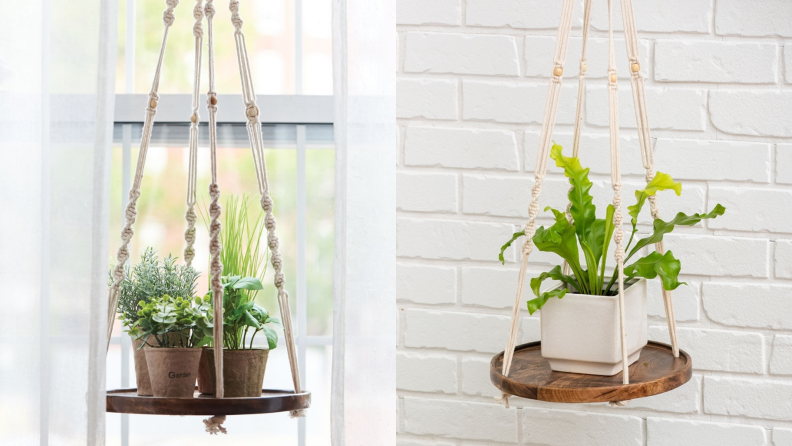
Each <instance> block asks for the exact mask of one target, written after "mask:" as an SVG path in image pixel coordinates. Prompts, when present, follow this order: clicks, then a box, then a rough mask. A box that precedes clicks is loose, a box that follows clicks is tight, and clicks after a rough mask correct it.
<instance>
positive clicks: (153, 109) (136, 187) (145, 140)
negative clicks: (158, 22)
mask: <svg viewBox="0 0 792 446" xmlns="http://www.w3.org/2000/svg"><path fill="white" fill-rule="evenodd" d="M178 4H179V0H166V1H165V5H166V6H167V7H166V9H165V11H164V12H163V13H162V23H163V25H164V31H163V34H162V44H161V45H160V52H159V59H158V60H157V67H156V69H155V71H154V80H153V81H152V83H151V90H150V91H149V101H148V104H147V106H146V118H145V120H144V121H143V134H142V135H141V138H140V151H139V152H138V162H137V166H136V167H135V178H134V180H133V182H132V188H131V189H130V190H129V203H128V204H127V207H126V210H125V211H124V216H125V218H126V223H125V224H124V228H123V229H122V230H121V246H120V247H119V248H118V253H117V254H116V266H115V268H114V269H113V283H112V284H111V285H110V287H109V289H108V299H107V300H108V305H107V348H108V349H109V348H110V337H111V336H112V333H113V321H114V320H115V317H116V311H117V310H118V297H119V296H118V295H119V289H120V288H121V282H123V281H124V275H125V271H124V265H125V264H126V262H127V260H129V243H130V241H131V240H132V236H133V235H134V234H135V231H134V229H132V226H133V225H134V224H135V220H136V218H137V201H138V198H140V185H141V182H142V181H143V169H144V167H145V165H146V155H147V153H148V148H149V143H150V142H151V131H152V128H153V126H154V115H156V114H157V102H158V101H159V95H158V94H157V91H158V90H159V81H160V73H161V72H162V61H163V58H164V57H165V46H166V44H167V42H168V30H169V29H170V27H171V25H173V20H174V16H173V10H174V9H175V8H176V6H177V5H178Z"/></svg>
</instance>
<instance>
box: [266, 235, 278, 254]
mask: <svg viewBox="0 0 792 446" xmlns="http://www.w3.org/2000/svg"><path fill="white" fill-rule="evenodd" d="M267 246H269V249H271V250H276V249H278V237H277V236H276V235H275V233H272V232H270V233H269V234H267Z"/></svg>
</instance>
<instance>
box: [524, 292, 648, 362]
mask: <svg viewBox="0 0 792 446" xmlns="http://www.w3.org/2000/svg"><path fill="white" fill-rule="evenodd" d="M606 283H607V281H606ZM561 286H562V285H558V287H559V288H560V287H561ZM624 306H625V310H626V312H625V319H626V324H627V327H626V328H627V355H628V362H629V364H632V363H634V362H635V361H637V360H638V357H639V356H641V349H643V348H644V346H646V280H645V279H633V280H631V281H630V282H629V283H625V290H624ZM539 313H540V316H541V321H542V357H543V358H545V359H547V360H548V362H549V363H550V368H552V369H553V370H555V371H559V372H571V373H585V374H588V375H604V376H612V375H615V374H617V373H619V372H620V371H621V370H622V363H621V360H622V355H621V341H620V339H619V297H618V296H590V295H584V294H573V293H567V294H566V295H565V296H564V297H563V298H562V299H555V298H553V299H550V300H548V301H547V303H546V304H545V305H544V307H542V309H541V311H540V312H539Z"/></svg>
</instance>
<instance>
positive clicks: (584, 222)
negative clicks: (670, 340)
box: [499, 144, 726, 314]
mask: <svg viewBox="0 0 792 446" xmlns="http://www.w3.org/2000/svg"><path fill="white" fill-rule="evenodd" d="M550 158H552V159H553V160H555V163H556V166H557V167H561V168H563V169H564V174H565V175H566V176H567V178H569V183H570V184H571V185H572V188H571V189H570V191H569V201H570V203H571V204H572V206H571V208H570V210H569V214H570V215H571V217H572V218H571V220H572V221H571V222H570V221H569V220H568V219H567V215H566V213H564V212H562V211H559V210H557V209H553V208H552V207H549V206H548V207H547V208H545V211H548V210H550V211H552V213H553V216H554V218H555V223H554V224H553V225H552V226H550V227H549V228H545V227H544V226H542V227H540V228H539V229H537V230H536V233H535V234H534V237H533V243H534V246H536V248H537V249H538V250H540V251H544V252H552V253H555V254H558V255H559V256H560V257H561V258H562V259H564V260H565V261H566V262H567V264H568V265H569V266H570V269H571V271H572V275H571V276H570V275H566V274H563V272H562V270H561V266H560V265H558V266H555V267H554V268H553V269H551V270H550V271H548V272H544V273H542V274H540V275H539V276H538V277H536V278H533V279H531V289H532V290H533V292H534V294H535V295H536V298H535V299H532V300H529V301H528V311H529V312H530V313H531V314H533V313H534V312H536V311H537V310H539V309H541V308H542V306H544V304H545V303H546V302H547V301H548V299H550V298H552V297H557V298H559V299H560V298H562V297H564V295H565V294H566V293H567V292H568V291H569V290H570V289H571V290H574V291H576V292H578V293H581V294H590V295H603V296H612V295H615V294H616V293H617V291H616V290H614V289H613V286H614V284H615V283H616V280H617V279H618V270H616V271H614V273H613V275H612V277H611V278H610V280H609V281H608V282H607V284H606V283H605V279H606V278H605V264H606V262H607V254H608V247H609V245H610V243H611V238H612V237H613V232H614V229H615V227H614V224H613V214H614V207H613V205H608V207H607V210H606V212H605V218H604V219H599V218H597V217H596V207H595V206H594V204H593V198H592V196H591V193H590V191H591V186H592V183H591V181H590V180H589V178H588V174H589V169H588V168H585V169H584V168H583V166H581V164H580V160H579V159H578V158H574V157H566V156H564V155H563V154H562V148H561V146H560V145H558V144H554V145H553V147H552V149H551V151H550ZM662 190H673V191H674V192H676V194H677V195H680V194H681V193H682V184H681V183H678V182H676V181H674V179H673V178H671V176H670V175H668V174H665V173H662V172H657V174H656V175H655V177H654V178H653V179H652V181H650V182H649V183H648V184H647V186H646V188H644V189H642V190H638V191H635V198H636V200H637V203H636V204H634V205H632V206H629V207H628V208H627V210H628V214H629V215H630V217H631V220H630V222H631V224H632V233H631V234H630V239H629V241H628V242H627V245H626V247H625V248H624V251H625V253H626V255H625V259H624V263H625V266H624V276H625V277H624V280H625V281H627V280H630V279H632V278H635V277H644V278H646V279H654V278H655V277H658V276H659V277H660V280H661V281H662V284H663V288H664V289H666V290H674V289H676V288H677V287H679V285H682V284H683V283H684V282H679V280H678V276H679V271H680V269H681V262H680V261H679V260H677V259H676V258H674V254H673V253H672V252H671V251H666V253H665V254H662V255H661V254H660V253H659V252H652V253H651V254H649V255H647V256H645V257H641V258H640V259H638V260H635V261H634V262H633V263H631V264H629V265H628V264H627V262H628V261H629V260H630V259H631V258H632V257H633V256H635V254H636V253H638V252H639V251H640V250H641V249H642V248H644V247H645V246H648V245H651V244H654V243H657V242H659V241H661V240H663V236H664V235H665V234H668V233H669V232H671V231H673V230H674V227H675V226H677V225H683V226H693V225H695V224H696V223H698V222H700V221H701V220H704V219H709V218H715V217H717V216H719V215H723V213H724V212H725V211H726V209H725V208H724V207H723V206H721V205H720V204H717V205H715V208H714V209H713V210H712V211H711V212H709V213H706V214H692V215H687V214H684V213H682V212H680V213H678V214H677V215H676V217H674V218H673V219H672V220H669V221H664V220H661V219H659V218H656V219H654V223H653V232H652V234H651V235H649V236H648V237H644V238H641V239H639V240H638V241H637V242H636V243H635V245H634V246H633V245H632V243H633V239H634V237H635V234H636V233H637V232H638V229H637V224H638V215H639V214H640V212H641V209H642V208H643V205H644V203H645V202H646V200H647V199H648V198H649V197H651V196H653V195H655V194H657V192H659V191H662ZM522 236H525V231H520V232H517V233H515V234H514V235H513V236H512V238H511V240H509V241H508V242H506V244H505V245H503V247H501V252H500V256H499V258H500V260H501V262H502V263H503V262H504V258H503V253H504V251H505V250H506V249H507V248H508V247H509V246H511V244H512V243H513V242H514V241H515V240H516V239H517V238H519V237H522ZM581 251H582V254H583V259H584V262H585V268H584V266H583V265H582V264H581V263H580V254H581ZM548 278H549V279H552V280H555V281H560V282H562V283H563V284H564V285H565V286H564V287H561V288H558V289H554V290H551V291H545V292H542V291H541V285H542V282H544V281H545V280H547V279H548Z"/></svg>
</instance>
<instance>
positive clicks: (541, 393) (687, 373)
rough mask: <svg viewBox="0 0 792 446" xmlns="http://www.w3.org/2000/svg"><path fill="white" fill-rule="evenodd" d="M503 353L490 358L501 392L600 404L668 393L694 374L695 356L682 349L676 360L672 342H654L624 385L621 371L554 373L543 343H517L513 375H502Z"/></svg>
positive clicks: (635, 365)
mask: <svg viewBox="0 0 792 446" xmlns="http://www.w3.org/2000/svg"><path fill="white" fill-rule="evenodd" d="M502 368H503V352H500V353H499V354H497V355H495V357H493V358H492V362H490V380H491V381H492V383H493V384H494V385H495V387H497V388H499V389H501V390H502V391H504V392H506V393H508V394H511V395H516V396H520V397H523V398H530V399H532V400H540V401H550V402H555V403H598V402H606V401H624V400H631V399H635V398H643V397H647V396H652V395H657V394H659V393H663V392H668V391H669V390H672V389H676V388H677V387H679V386H681V385H682V384H685V383H686V382H688V381H689V380H690V377H691V376H692V375H693V361H692V360H691V358H690V355H688V354H687V353H685V352H684V351H682V350H680V351H679V357H678V358H674V355H673V353H672V352H671V346H670V345H667V344H661V343H659V342H653V341H650V342H649V344H648V345H647V346H646V347H644V349H643V350H642V351H641V357H640V358H639V359H638V361H637V362H636V363H634V364H633V365H631V366H630V368H629V370H630V384H627V385H624V384H622V372H619V373H617V374H616V375H613V376H596V375H583V374H577V373H564V372H554V371H552V370H550V364H549V363H548V362H547V360H545V359H544V358H542V351H541V343H540V342H531V343H528V344H523V345H520V346H518V347H517V348H516V349H515V352H514V359H512V366H511V370H510V371H509V376H503V374H502V373H501V370H502Z"/></svg>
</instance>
